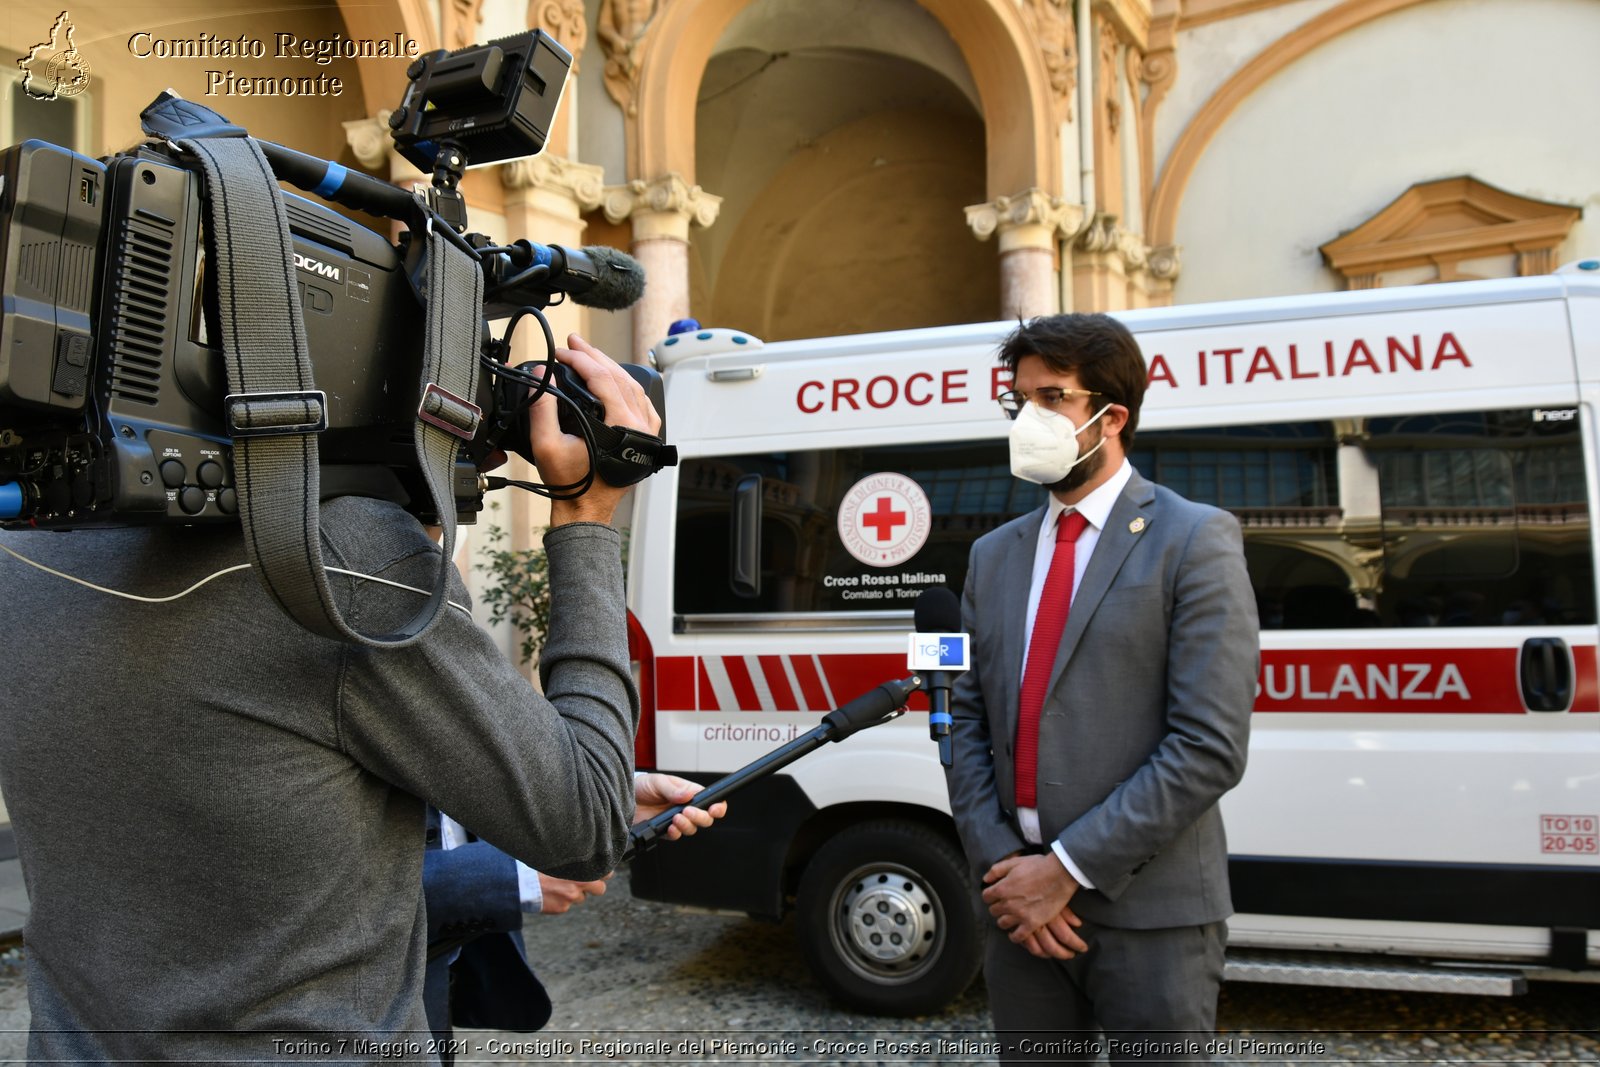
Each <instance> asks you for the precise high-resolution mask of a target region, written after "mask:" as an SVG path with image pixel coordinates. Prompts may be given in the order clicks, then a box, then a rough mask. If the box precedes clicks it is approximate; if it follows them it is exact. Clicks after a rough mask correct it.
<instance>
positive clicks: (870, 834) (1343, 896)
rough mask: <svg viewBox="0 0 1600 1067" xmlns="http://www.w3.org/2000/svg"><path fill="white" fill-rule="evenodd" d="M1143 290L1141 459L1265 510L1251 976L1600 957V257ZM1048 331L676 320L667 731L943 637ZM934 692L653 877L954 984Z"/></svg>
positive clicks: (900, 981)
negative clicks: (754, 328) (926, 615)
mask: <svg viewBox="0 0 1600 1067" xmlns="http://www.w3.org/2000/svg"><path fill="white" fill-rule="evenodd" d="M1585 266H1586V267H1587V265H1585ZM1119 317H1120V318H1121V319H1123V321H1125V322H1126V323H1127V324H1128V326H1129V327H1130V328H1131V329H1132V330H1133V331H1134V333H1135V335H1136V336H1137V337H1138V340H1139V343H1140V345H1141V347H1142V348H1143V350H1144V352H1145V356H1146V359H1147V360H1148V362H1149V363H1150V368H1151V383H1150V389H1149V392H1148V393H1147V395H1146V398H1145V402H1144V408H1143V413H1142V415H1141V418H1140V423H1139V427H1138V432H1137V437H1136V439H1135V441H1134V445H1133V448H1132V450H1131V459H1132V461H1133V463H1134V465H1135V467H1136V468H1138V469H1139V470H1140V471H1141V472H1142V473H1143V474H1145V475H1146V476H1147V477H1151V478H1152V479H1154V480H1156V481H1158V482H1160V483H1162V484H1165V485H1167V486H1169V487H1171V488H1173V489H1174V490H1176V491H1178V492H1180V493H1182V494H1183V495H1185V496H1188V497H1190V498H1191V499H1196V500H1203V501H1207V502H1210V503H1214V504H1217V505H1218V506H1221V507H1225V508H1228V509H1229V510H1231V511H1232V512H1233V513H1234V514H1236V515H1237V516H1238V518H1239V520H1240V523H1241V525H1242V528H1243V531H1244V537H1245V544H1246V554H1247V558H1248V562H1249V567H1250V572H1251V578H1252V581H1253V583H1254V584H1255V587H1256V596H1257V603H1258V607H1259V609H1260V612H1261V618H1262V634H1261V645H1262V669H1261V676H1260V678H1259V679H1258V697H1257V702H1256V706H1255V715H1254V719H1253V725H1252V737H1251V745H1250V759H1249V767H1248V770H1247V771H1246V773H1245V776H1244V780H1243V782H1242V783H1241V784H1240V786H1239V787H1238V788H1237V789H1235V790H1234V791H1233V792H1231V793H1230V794H1228V796H1227V797H1226V798H1225V800H1224V801H1223V809H1224V815H1225V819H1226V824H1227V830H1228V838H1229V845H1230V852H1231V856H1232V863H1231V870H1232V876H1233V886H1234V903H1235V906H1236V908H1237V910H1238V912H1239V914H1237V915H1236V916H1235V917H1234V919H1233V920H1232V921H1231V923H1230V938H1231V941H1230V963H1229V972H1228V973H1229V976H1230V977H1233V978H1244V979H1250V980H1264V981H1288V982H1305V983H1311V984H1360V985H1368V986H1380V987H1390V988H1414V989H1439V990H1442V989H1458V990H1463V991H1474V992H1515V991H1518V990H1520V989H1522V988H1524V979H1525V977H1526V976H1534V977H1565V978H1585V977H1591V976H1594V975H1596V974H1600V971H1586V970H1585V968H1591V967H1595V966H1596V965H1597V964H1600V933H1597V931H1600V844H1597V840H1600V679H1597V672H1596V646H1597V644H1600V628H1597V620H1596V579H1595V567H1594V559H1595V554H1596V541H1595V529H1594V526H1593V523H1592V521H1591V515H1592V511H1593V508H1594V503H1593V502H1594V501H1595V500H1596V494H1597V492H1600V481H1597V467H1600V447H1597V438H1596V416H1597V410H1600V408H1597V401H1600V271H1597V270H1593V268H1588V269H1586V270H1585V269H1578V270H1572V269H1569V270H1564V271H1563V272H1561V273H1558V274H1556V275H1550V276H1545V277H1540V278H1527V279H1517V280H1510V281H1498V282H1470V283H1461V284H1450V285H1434V286H1425V287H1415V288H1406V289H1389V290H1375V291H1368V292H1350V293H1337V294H1323V295H1315V296H1306V297H1295V298H1274V299H1270V300H1257V301H1246V302H1236V303H1227V304H1216V305H1203V306H1184V307H1174V308H1162V309H1151V310H1143V311H1133V312H1127V313H1119ZM1009 328H1010V324H1008V323H1003V322H1001V323H989V324H981V325H972V326H956V327H944V328H936V329H926V330H916V331H907V332H899V333H884V334H874V335H863V336H854V337H835V338H826V339H817V340H805V341H794V342H785V343H777V344H768V345H761V344H760V343H759V342H758V341H755V340H754V339H750V338H745V337H743V335H737V334H734V333H732V332H730V331H707V332H706V333H705V334H704V335H701V336H694V335H680V338H679V339H677V342H675V345H661V346H658V347H657V354H658V357H663V358H662V359H661V362H662V364H663V367H664V368H665V377H666V381H667V410H668V414H667V427H668V430H669V433H670V436H671V439H672V440H673V441H674V442H675V443H676V444H677V446H678V448H679V450H680V454H681V457H682V458H681V463H680V465H679V466H678V467H676V468H669V469H667V470H665V471H663V472H662V473H661V474H659V475H657V476H656V477H654V478H652V479H650V480H649V481H647V482H645V483H644V484H643V485H642V486H641V487H640V489H639V490H638V499H637V503H636V510H635V518H634V529H633V535H632V541H631V558H630V575H629V581H630V585H629V588H630V596H631V601H632V603H631V608H632V613H633V622H634V636H635V641H636V655H637V657H638V659H639V662H640V669H641V680H642V690H643V696H644V699H645V705H646V706H645V716H644V725H643V727H642V728H641V733H640V746H639V759H640V765H641V766H649V767H657V768H660V769H663V770H669V771H673V772H677V773H682V774H685V775H689V776H692V777H694V778H697V779H698V780H700V781H710V780H712V779H713V778H715V777H716V776H718V775H719V774H721V773H725V772H728V771H731V770H734V769H736V768H738V767H740V766H742V765H744V764H746V763H748V762H750V761H751V760H753V759H755V758H757V757H758V756H760V755H762V754H763V753H765V752H767V751H769V750H771V749H773V748H775V747H777V746H778V745H779V744H781V743H782V742H784V741H787V740H789V739H790V738H791V737H793V736H795V735H797V734H798V733H801V732H803V731H804V730H807V729H809V728H810V727H812V726H814V725H816V724H817V722H818V718H819V713H820V712H824V711H826V710H828V709H830V708H832V707H834V706H836V705H838V704H840V703H843V702H844V701H846V700H848V699H850V698H851V697H853V696H855V695H857V694H858V693H860V692H863V691H865V690H866V689H869V688H871V687H872V686H874V685H876V684H878V683H879V682H881V681H884V680H887V679H890V678H894V677H900V676H903V675H905V674H907V673H909V672H908V671H907V670H906V666H905V664H906V649H907V637H906V635H907V634H908V633H909V632H910V630H911V629H912V622H911V606H912V604H913V602H914V599H915V597H916V596H917V595H918V594H919V593H920V592H921V591H922V590H923V589H925V588H927V587H929V586H931V585H948V586H949V587H950V588H952V589H953V590H955V591H957V592H959V591H960V589H961V583H962V580H963V578H964V576H965V570H966V558H967V551H968V549H969V547H970V545H971V543H972V541H973V540H974V539H975V538H976V537H978V536H979V535H981V534H982V533H984V532H985V531H987V530H990V529H993V528H994V527H996V526H998V525H1000V524H1001V523H1003V522H1005V521H1007V520H1009V519H1010V518H1012V517H1013V516H1015V515H1018V514H1022V513H1024V512H1026V511H1029V510H1031V509H1033V508H1034V507H1036V506H1037V505H1038V504H1040V503H1042V501H1043V499H1044V498H1043V490H1040V489H1038V488H1037V487H1031V486H1028V485H1026V484H1025V483H1021V482H1018V481H1017V480H1015V479H1013V478H1012V477H1011V475H1010V473H1009V469H1008V463H1007V453H1006V440H1005V437H1006V432H1007V429H1008V427H1009V425H1010V424H1009V423H1008V421H1007V420H1006V419H1005V417H1004V416H1003V414H1002V412H1001V411H1000V408H999V406H998V405H997V404H996V403H995V399H994V398H995V396H996V394H997V393H998V392H1000V391H1002V390H1003V389H1005V388H1007V387H1008V383H1007V382H1005V381H1004V379H1003V377H1002V375H1001V372H1000V371H999V370H998V368H997V364H996V362H995V351H996V347H997V345H998V342H999V341H1000V339H1001V338H1002V337H1003V336H1004V335H1005V334H1006V332H1007V331H1008V329H1009ZM677 344H681V347H676V345H677ZM1022 595H1023V593H1022V591H1021V590H1019V591H1018V596H1019V597H1020V596H1022ZM911 708H912V710H911V711H910V712H909V713H908V714H907V715H905V716H904V717H902V718H900V719H898V720H896V721H894V722H892V723H889V724H887V725H883V726H879V727H875V728H873V729H869V730H866V731H864V732H862V733H860V734H858V735H856V736H854V737H852V738H850V739H848V740H847V741H845V742H843V743H840V744H837V745H827V746H825V747H824V748H823V749H820V750H818V751H817V752H815V753H814V754H812V755H810V756H807V757H806V758H804V759H801V760H800V761H798V762H796V763H794V764H792V765H791V766H790V767H788V768H787V769H786V770H785V771H784V772H782V773H780V774H777V775H774V776H772V777H770V778H767V779H763V780H762V781H761V782H758V783H757V784H756V785H753V786H751V787H749V788H747V789H746V790H745V791H744V792H741V793H740V794H738V795H737V796H736V798H735V800H734V802H733V804H732V809H733V813H732V814H731V815H730V817H729V819H728V820H727V823H726V825H724V826H719V827H718V828H717V829H716V831H715V832H713V833H707V834H701V835H698V836H697V837H695V838H694V839H692V840H691V841H687V842H680V843H677V844H674V845H672V846H670V847H664V848H657V849H655V850H653V851H651V852H648V853H646V854H644V855H642V856H640V857H639V858H638V859H637V860H636V861H635V866H634V874H633V889H634V891H635V892H636V893H638V894H640V895H642V896H645V897H649V898H652V899H660V900H669V901H675V902H678V903H684V904H691V905H698V906H702V907H708V908H717V909H734V910H738V911H744V912H748V913H750V914H753V915H759V916H765V917H769V918H777V917H779V916H781V915H782V914H784V912H785V911H786V910H787V909H789V908H790V907H794V908H796V909H797V911H798V921H799V924H800V927H801V934H802V938H803V939H804V942H805V944H806V951H807V954H808V957H809V959H810V961H811V963H812V964H813V966H814V967H815V968H816V969H817V971H818V973H819V975H820V977H821V978H822V979H823V980H824V982H825V983H826V984H828V985H829V986H830V987H831V988H832V989H833V990H834V991H835V992H837V993H838V994H839V995H841V996H842V997H844V998H845V999H847V1000H850V1001H852V1002H854V1003H856V1004H858V1005H861V1006H864V1007H867V1008H869V1009H875V1010H880V1011H886V1012H920V1011H928V1010H934V1009H936V1008H937V1007H938V1006H939V1005H940V1004H942V1003H943V1002H944V1001H945V1000H946V999H948V998H949V997H951V996H953V995H954V994H955V993H956V992H958V991H959V990H960V988H962V987H963V986H964V985H965V984H966V982H967V980H968V979H969V978H970V977H971V975H972V974H973V972H974V970H975V968H976V966H977V960H978V946H979V944H980V943H981V939H980V927H979V920H978V919H977V918H975V917H974V916H973V914H972V912H971V909H970V907H969V895H968V894H969V890H970V887H971V876H970V874H969V873H968V872H967V871H966V869H965V867H964V865H963V863H962V862H961V859H960V854H959V846H958V844H957V843H956V837H955V832H954V828H953V824H952V822H951V820H950V818H949V805H948V799H947V797H946V793H945V786H944V781H943V775H942V773H941V770H940V767H939V763H938V757H937V750H936V747H935V745H934V744H933V743H932V742H931V741H930V740H929V736H928V721H927V714H926V708H927V704H926V701H925V700H924V699H923V698H922V697H921V696H920V695H919V696H918V697H916V698H914V699H913V703H912V705H911ZM1101 711H1102V712H1103V713H1104V714H1108V715H1110V714H1115V713H1116V709H1115V707H1107V708H1104V709H1101ZM890 921H892V922H893V923H895V924H896V925H895V926H894V927H892V928H891V927H890V926H888V925H887V923H889V922H890ZM886 930H887V931H889V936H887V937H886V936H885V931H886ZM1287 950H1294V951H1293V952H1289V951H1287ZM1441 963H1445V964H1447V965H1444V966H1441V965H1440V964H1441Z"/></svg>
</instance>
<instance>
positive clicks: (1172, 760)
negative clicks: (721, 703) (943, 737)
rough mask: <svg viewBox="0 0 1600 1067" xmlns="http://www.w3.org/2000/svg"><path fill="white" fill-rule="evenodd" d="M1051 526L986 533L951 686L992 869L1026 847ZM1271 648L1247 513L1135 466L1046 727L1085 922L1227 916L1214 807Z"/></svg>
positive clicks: (1022, 523) (1052, 787)
mask: <svg viewBox="0 0 1600 1067" xmlns="http://www.w3.org/2000/svg"><path fill="white" fill-rule="evenodd" d="M1141 520H1142V521H1141ZM1043 521H1044V509H1042V508H1041V509H1039V510H1036V511H1034V512H1031V513H1030V514H1027V515H1024V516H1022V517H1021V518H1019V519H1016V520H1014V521H1012V522H1009V523H1007V524H1006V525H1005V526H1002V527H1000V528H999V529H998V530H995V531H993V532H991V533H989V534H987V535H985V536H984V537H982V538H980V539H979V540H978V541H977V543H976V544H974V545H973V546H972V558H971V565H970V567H969V569H968V572H967V584H966V589H965V592H964V595H963V598H962V612H961V614H962V620H961V621H962V626H963V628H964V629H965V630H966V631H967V632H968V633H969V634H971V635H972V669H971V670H970V671H968V672H967V673H965V674H963V675H961V676H960V677H959V678H958V679H957V681H956V684H955V688H954V692H953V699H952V709H951V710H952V714H953V717H954V719H955V723H954V727H953V748H954V765H953V766H952V767H951V768H950V769H949V770H948V772H947V778H948V783H949V787H950V805H951V810H952V811H953V812H954V813H955V819H956V825H957V827H958V829H959V830H960V833H961V839H962V844H963V846H964V847H965V848H966V852H967V857H968V860H969V861H970V862H971V863H972V865H973V867H974V869H975V873H976V874H977V875H978V876H979V877H980V878H981V876H982V874H983V872H984V871H986V870H988V868H989V867H990V866H991V865H992V864H994V863H995V862H996V861H998V860H1000V859H1001V858H1003V857H1005V856H1006V855H1009V854H1010V853H1012V852H1015V851H1016V850H1018V849H1020V848H1022V847H1023V841H1022V837H1021V835H1020V833H1019V831H1018V829H1017V823H1016V794H1015V782H1014V768H1013V755H1012V753H1013V746H1014V744H1015V740H1016V729H1017V695H1018V689H1019V688H1020V685H1021V675H1022V653H1023V629H1024V625H1025V623H1026V618H1025V614H1026V612H1027V601H1028V588H1029V584H1030V581H1031V576H1032V570H1033V559H1034V549H1035V546H1036V544H1037V537H1038V533H1039V526H1040V524H1041V523H1042V522H1043ZM1259 649H1260V635H1259V632H1258V628H1257V622H1256V610H1255V599H1254V596H1253V594H1252V592H1251V588H1250V579H1249V575H1248V574H1247V573H1246V570H1245V564H1244V553H1243V546H1242V542H1241V538H1240V535H1239V525H1238V523H1237V522H1236V521H1235V520H1234V518H1233V517H1232V516H1231V515H1229V514H1228V513H1227V512H1225V511H1220V510H1218V509H1216V508H1213V507H1208V506H1206V505H1203V504H1196V503H1193V502H1191V501H1188V500H1185V499H1183V498H1182V497H1180V496H1178V495H1177V494H1176V493H1173V492H1171V491H1169V490H1167V489H1163V488H1161V487H1159V486H1155V485H1152V484H1151V483H1150V482H1148V481H1146V480H1145V479H1144V478H1142V477H1140V476H1139V475H1138V473H1135V474H1134V475H1133V478H1132V480H1131V481H1130V482H1129V483H1128V485H1127V487H1126V488H1125V489H1124V490H1123V493H1122V495H1121V497H1120V498H1119V499H1118V500H1117V503H1116V504H1115V506H1114V507H1113V508H1112V510H1111V516H1110V519H1109V520H1108V521H1107V523H1106V527H1105V529H1104V530H1103V531H1102V532H1101V535H1100V540H1099V543H1098V544H1097V545H1096V546H1095V549H1094V554H1093V555H1092V556H1090V557H1089V564H1088V567H1087V569H1086V570H1085V572H1084V576H1083V581H1082V583H1081V584H1080V586H1079V589H1078V593H1077V596H1076V598H1075V599H1074V600H1073V603H1072V610H1071V614H1070V615H1069V617H1068V620H1067V625H1066V629H1065V631H1064V632H1063V634H1062V636H1061V648H1060V651H1059V652H1058V654H1057V656H1056V661H1055V670H1054V673H1053V674H1052V676H1051V679H1050V688H1049V690H1048V691H1047V693H1046V697H1045V706H1044V709H1043V711H1042V713H1041V715H1040V721H1039V779H1038V798H1039V801H1038V803H1039V819H1040V826H1041V830H1042V832H1043V834H1044V838H1045V841H1046V843H1048V842H1049V841H1050V840H1051V839H1052V838H1054V839H1056V840H1059V841H1060V842H1061V843H1062V844H1063V845H1064V846H1065V848H1066V850H1067V853H1068V854H1069V855H1070V856H1071V857H1072V860H1073V862H1074V863H1075V864H1077V865H1078V867H1079V869H1080V870H1082V871H1083V873H1084V875H1085V876H1086V877H1087V878H1088V879H1089V880H1090V881H1092V882H1093V883H1094V885H1095V889H1094V890H1082V891H1080V892H1079V893H1078V894H1077V895H1076V896H1075V897H1074V898H1073V903H1072V907H1073V909H1074V910H1075V911H1076V912H1077V913H1078V914H1079V915H1081V916H1083V917H1084V918H1086V919H1090V920H1093V921H1096V922H1099V923H1102V924H1104V925H1108V926H1120V927H1129V928H1136V929H1154V928H1160V927H1169V926H1188V925H1195V924H1199V923H1207V922H1215V921H1218V920H1220V919H1225V918H1227V916H1228V915H1229V914H1231V912H1232V910H1233V908H1232V903H1231V900H1230V897H1229V891H1228V865H1227V861H1228V848H1227V842H1226V839H1225V838H1224V836H1223V829H1222V816H1221V813H1220V812H1219V811H1218V810H1217V801H1218V799H1219V798H1220V797H1221V796H1222V794H1223V793H1225V792H1227V791H1228V790H1229V789H1231V788H1232V787H1233V786H1234V785H1235V784H1236V783H1237V782H1238V781H1239V778H1240V776H1241V775H1242V774H1243V773H1244V765H1245V753H1246V748H1247V745H1248V742H1249V735H1250V709H1251V706H1252V704H1253V703H1254V701H1255V686H1256V675H1257V669H1258V661H1259V654H1260V653H1259Z"/></svg>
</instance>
